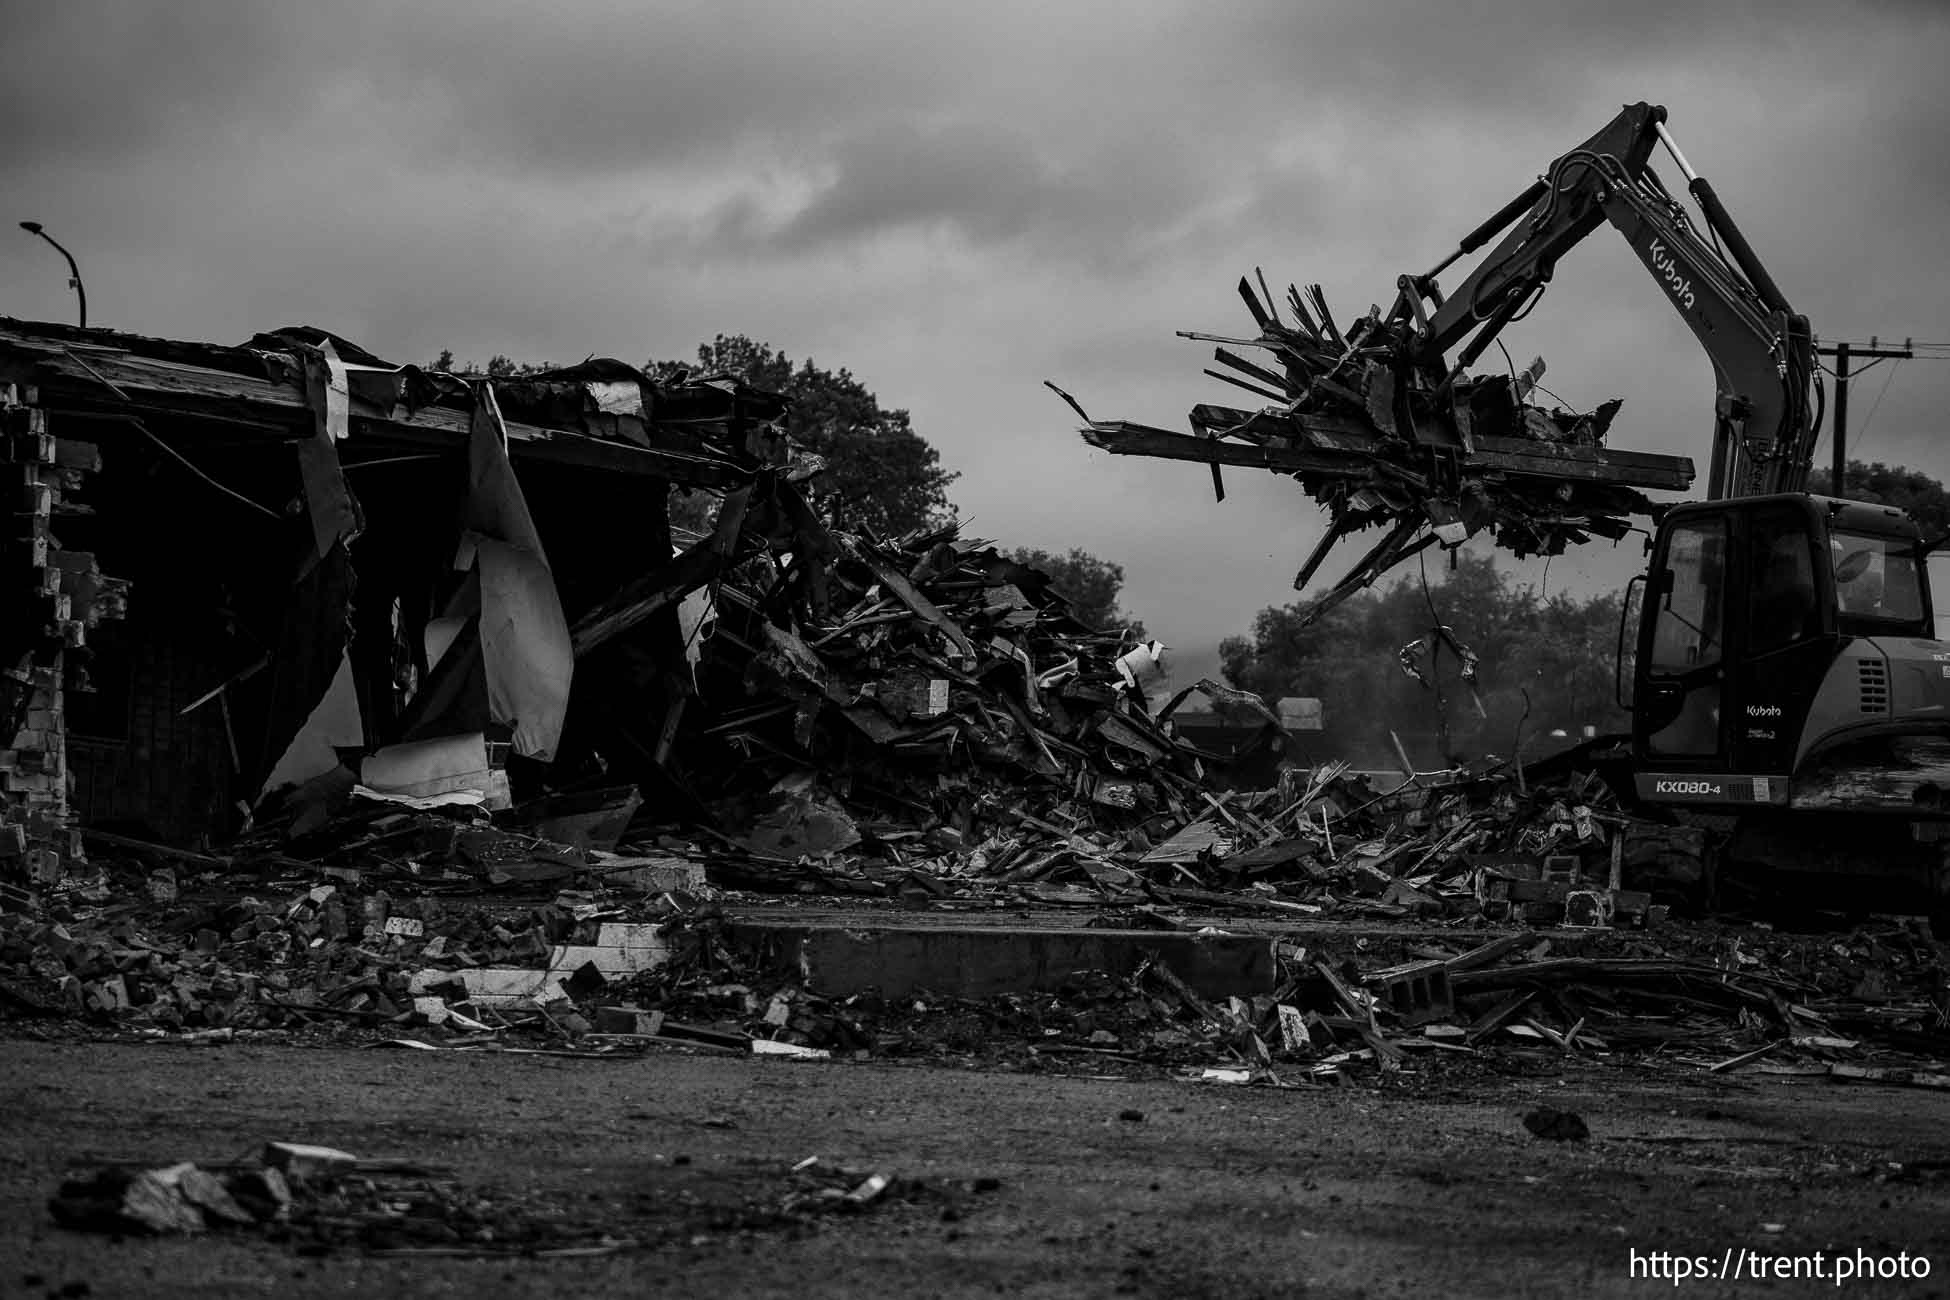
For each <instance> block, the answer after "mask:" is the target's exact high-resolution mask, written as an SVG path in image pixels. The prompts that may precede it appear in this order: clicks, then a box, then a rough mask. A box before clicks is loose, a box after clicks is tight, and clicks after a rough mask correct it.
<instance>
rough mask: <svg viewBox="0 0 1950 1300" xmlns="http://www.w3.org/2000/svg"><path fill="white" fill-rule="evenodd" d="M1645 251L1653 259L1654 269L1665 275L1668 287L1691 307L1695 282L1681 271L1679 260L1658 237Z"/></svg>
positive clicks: (1676, 296)
mask: <svg viewBox="0 0 1950 1300" xmlns="http://www.w3.org/2000/svg"><path fill="white" fill-rule="evenodd" d="M1645 252H1646V256H1648V257H1650V258H1651V259H1652V266H1653V269H1655V270H1657V271H1658V272H1659V274H1660V275H1661V276H1663V277H1665V281H1666V288H1668V289H1670V290H1671V291H1672V296H1673V297H1675V298H1677V299H1679V301H1680V302H1682V303H1684V304H1686V306H1688V307H1691V306H1692V305H1693V302H1694V298H1693V282H1692V281H1691V280H1688V279H1687V278H1686V277H1685V275H1683V274H1682V273H1681V272H1680V270H1679V262H1678V260H1677V259H1676V258H1674V257H1673V255H1672V254H1671V253H1670V252H1668V251H1667V250H1666V246H1665V245H1664V244H1662V243H1660V242H1659V241H1658V240H1656V239H1655V240H1653V241H1652V242H1651V243H1650V244H1649V245H1647V246H1646V250H1645Z"/></svg>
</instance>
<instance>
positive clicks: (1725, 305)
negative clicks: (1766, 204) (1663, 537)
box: [1395, 103, 1818, 499]
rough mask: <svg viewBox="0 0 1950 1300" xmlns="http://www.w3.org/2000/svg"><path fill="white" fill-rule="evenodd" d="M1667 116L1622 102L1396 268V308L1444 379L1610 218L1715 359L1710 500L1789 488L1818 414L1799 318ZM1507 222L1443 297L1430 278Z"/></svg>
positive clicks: (1801, 470) (1425, 363) (1806, 459)
mask: <svg viewBox="0 0 1950 1300" xmlns="http://www.w3.org/2000/svg"><path fill="white" fill-rule="evenodd" d="M1665 119H1666V111H1665V109H1664V108H1662V107H1659V106H1657V105H1653V104H1644V103H1639V104H1630V105H1627V106H1626V107H1625V109H1624V110H1623V111H1622V112H1620V113H1619V115H1618V116H1617V117H1616V118H1614V119H1613V120H1612V121H1611V122H1610V123H1609V124H1607V125H1606V126H1605V127H1604V129H1602V130H1600V131H1599V132H1598V133H1597V134H1596V135H1593V136H1592V137H1591V138H1590V139H1589V140H1586V141H1585V142H1584V143H1583V144H1581V145H1579V146H1578V147H1577V148H1575V149H1572V150H1571V151H1570V152H1568V153H1566V154H1564V155H1563V156H1562V157H1560V158H1558V159H1557V160H1556V161H1554V162H1553V163H1552V164H1551V166H1550V169H1549V170H1548V171H1547V172H1546V173H1545V174H1544V175H1543V176H1542V177H1540V178H1538V180H1537V181H1536V182H1535V183H1534V184H1533V185H1531V186H1530V188H1529V189H1527V190H1525V191H1524V192H1523V193H1522V194H1520V195H1518V196H1517V197H1516V198H1515V199H1513V200H1512V201H1511V202H1510V203H1508V204H1506V205H1504V207H1503V208H1502V209H1500V210H1499V211H1498V212H1497V213H1496V214H1495V215H1494V216H1492V217H1491V218H1490V219H1489V220H1488V221H1485V222H1484V223H1483V224H1482V225H1481V226H1478V227H1477V228H1476V229H1475V230H1473V231H1471V232H1470V233H1469V235H1468V236H1467V237H1465V238H1464V239H1463V241H1462V243H1461V244H1460V245H1459V247H1458V248H1457V250H1456V251H1455V252H1454V253H1452V254H1451V255H1450V256H1449V257H1448V258H1447V259H1445V260H1444V261H1443V262H1442V263H1441V264H1440V265H1439V266H1437V267H1436V268H1434V269H1433V270H1431V271H1430V272H1428V273H1427V274H1425V275H1421V276H1403V277H1402V278H1401V280H1400V282H1399V287H1400V290H1401V294H1400V296H1399V297H1398V299H1397V301H1396V307H1395V314H1396V316H1397V317H1398V318H1405V317H1409V316H1412V317H1413V318H1414V320H1415V321H1416V324H1417V327H1418V328H1417V336H1418V338H1417V343H1416V345H1415V357H1414V360H1415V363H1416V364H1417V365H1418V366H1420V367H1422V368H1423V369H1424V371H1425V372H1429V373H1434V374H1444V373H1445V372H1446V376H1447V378H1448V380H1449V382H1453V381H1454V379H1455V378H1456V377H1458V376H1460V375H1461V374H1462V373H1463V372H1464V371H1465V370H1467V369H1468V368H1469V367H1470V366H1471V365H1473V364H1474V363H1475V361H1476V359H1477V358H1478V357H1479V356H1481V355H1482V353H1483V351H1484V350H1485V349H1486V348H1488V347H1489V346H1490V344H1491V343H1492V342H1493V341H1494V340H1495V339H1496V336H1497V335H1498V333H1500V332H1501V331H1502V329H1503V327H1504V326H1505V325H1507V324H1509V323H1510V322H1511V321H1512V320H1514V319H1515V318H1516V317H1517V316H1519V315H1520V314H1521V313H1523V312H1524V311H1525V310H1527V309H1528V307H1529V306H1530V305H1531V304H1532V303H1533V302H1535V300H1536V298H1537V296H1538V295H1539V294H1541V293H1542V292H1543V290H1544V288H1545V286H1547V285H1548V284H1549V283H1550V279H1551V275H1552V272H1553V271H1554V270H1555V268H1556V265H1557V260H1558V259H1559V258H1560V257H1561V256H1563V255H1564V254H1565V253H1566V252H1568V251H1569V250H1570V249H1571V248H1572V247H1574V246H1575V245H1577V244H1578V243H1579V242H1581V241H1582V240H1583V239H1585V238H1586V237H1587V236H1588V235H1590V234H1591V232H1593V231H1594V230H1596V229H1597V228H1598V227H1599V226H1601V225H1604V224H1607V223H1608V224H1610V225H1611V226H1613V227H1614V228H1615V229H1617V230H1618V231H1619V233H1620V234H1622V235H1624V236H1625V238H1626V241H1627V242H1628V243H1629V244H1630V245H1631V247H1632V251H1633V252H1634V253H1635V254H1636V255H1637V256H1638V258H1639V260H1640V261H1641V262H1642V263H1643V264H1644V265H1645V267H1646V269H1647V270H1648V271H1649V272H1651V274H1652V276H1653V278H1654V279H1655V280H1657V281H1658V282H1659V284H1660V286H1661V288H1662V289H1663V291H1664V292H1665V294H1666V296H1667V299H1668V300H1669V301H1670V302H1671V303H1672V305H1673V307H1674V309H1675V310H1677V311H1678V312H1679V314H1680V315H1681V316H1682V317H1683V318H1684V319H1685V321H1686V324H1687V326H1688V327H1689V328H1691V329H1692V331H1693V333H1694V335H1695V336H1696V337H1697V338H1698V339H1699V341H1700V344H1701V346H1702V347H1703V348H1704V349H1705V350H1706V353H1707V356H1708V357H1709V358H1710V359H1711V361H1712V363H1713V371H1714V380H1715V385H1716V388H1717V390H1718V391H1717V399H1716V402H1715V406H1714V436H1713V450H1712V454H1711V461H1710V467H1709V473H1708V480H1707V495H1708V497H1709V498H1710V499H1721V498H1727V497H1745V496H1754V495H1762V494H1768V493H1774V492H1793V491H1799V490H1801V489H1802V488H1803V487H1804V486H1805V484H1806V481H1807V474H1808V468H1809V466H1810V464H1811V463H1812V461H1813V456H1814V439H1815V429H1816V424H1817V422H1818V421H1817V418H1816V416H1815V414H1814V412H1813V403H1811V401H1810V393H1811V390H1812V389H1813V388H1814V366H1813V338H1812V335H1811V334H1810V332H1809V329H1808V322H1807V319H1806V318H1805V317H1803V316H1799V315H1796V314H1795V313H1794V312H1793V311H1792V310H1791V309H1790V308H1789V306H1788V304H1787V301H1786V299H1785V297H1784V296H1783V295H1782V294H1781V291H1780V289H1779V287H1778V286H1777V285H1776V284H1775V283H1774V280H1773V277H1772V276H1771V275H1769V274H1768V272H1767V270H1766V268H1765V267H1764V266H1763V265H1762V264H1761V262H1760V260H1759V258H1758V257H1757V256H1756V255H1755V254H1754V251H1753V249H1752V247H1751V246H1750V245H1748V243H1747V241H1746V239H1745V237H1744V236H1742V234H1741V232H1740V230H1739V227H1737V226H1736V225H1735V224H1734V223H1733V219H1732V218H1731V216H1729V215H1728V213H1727V211H1726V208H1725V206H1724V205H1723V204H1722V203H1721V202H1720V200H1719V196H1718V195H1717V194H1716V193H1714V191H1713V188H1712V186H1711V185H1710V184H1709V183H1708V182H1707V181H1706V180H1704V179H1703V178H1701V177H1700V176H1698V175H1697V174H1695V173H1694V172H1693V170H1692V167H1691V166H1690V165H1689V164H1688V163H1687V162H1686V160H1685V157H1684V155H1682V154H1681V153H1680V152H1679V150H1678V147H1677V145H1676V144H1675V143H1674V142H1673V140H1672V137H1671V136H1670V135H1669V134H1668V133H1667V131H1666V128H1665ZM1661 143H1663V144H1665V145H1666V147H1667V148H1668V149H1669V150H1670V151H1671V152H1672V155H1673V157H1674V159H1675V160H1676V161H1677V163H1678V164H1679V167H1680V169H1681V171H1682V172H1683V173H1684V174H1685V176H1686V178H1687V184H1688V189H1689V191H1690V192H1691V194H1692V196H1693V197H1694V199H1695V200H1696V201H1697V202H1698V203H1699V205H1700V209H1701V212H1702V214H1703V216H1704V224H1703V227H1702V226H1696V225H1695V224H1694V222H1693V220H1692V218H1691V217H1690V216H1689V215H1688V213H1687V211H1686V209H1685V208H1684V207H1683V206H1682V205H1681V204H1680V203H1679V202H1678V201H1677V200H1676V199H1674V198H1673V196H1672V195H1671V193H1670V192H1669V191H1668V190H1667V189H1666V187H1665V186H1664V185H1663V184H1662V183H1661V182H1660V180H1659V178H1658V175H1657V174H1656V173H1655V172H1654V171H1653V170H1652V167H1651V165H1650V162H1651V156H1652V153H1653V150H1654V149H1655V147H1656V146H1658V145H1659V144H1661ZM1513 223H1514V225H1513ZM1506 229H1507V231H1508V233H1505V234H1503V238H1502V240H1501V241H1500V242H1499V243H1497V245H1496V247H1495V248H1494V249H1493V250H1491V252H1490V253H1489V254H1488V256H1486V257H1485V258H1484V259H1483V261H1482V262H1481V263H1480V264H1479V265H1478V266H1477V267H1476V268H1475V269H1474V270H1473V271H1472V272H1470V274H1469V275H1468V276H1467V277H1466V278H1465V279H1464V280H1463V281H1462V283H1461V284H1460V285H1458V286H1457V288H1456V289H1455V291H1454V292H1453V293H1452V294H1449V295H1448V296H1446V297H1445V296H1444V295H1443V293H1442V291H1441V289H1440V287H1439V286H1438V285H1437V283H1436V278H1435V277H1436V276H1437V275H1438V274H1439V273H1440V272H1442V271H1443V270H1445V269H1447V268H1448V267H1449V266H1450V265H1453V264H1454V263H1455V262H1456V261H1457V260H1458V259H1460V258H1462V257H1464V256H1467V255H1469V254H1471V253H1474V252H1475V251H1477V250H1478V249H1480V248H1481V247H1482V246H1483V245H1485V244H1487V243H1488V242H1489V241H1490V240H1491V239H1493V238H1495V237H1496V236H1497V235H1498V234H1499V233H1502V232H1504V231H1505V230H1506ZM1452 349H1459V350H1458V351H1457V352H1456V359H1455V362H1454V364H1453V366H1451V365H1449V364H1448V363H1447V362H1446V361H1445V357H1446V355H1447V354H1448V353H1449V352H1450V351H1451V350H1452Z"/></svg>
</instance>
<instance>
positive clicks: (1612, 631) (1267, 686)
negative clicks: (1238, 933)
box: [1219, 551, 1624, 765]
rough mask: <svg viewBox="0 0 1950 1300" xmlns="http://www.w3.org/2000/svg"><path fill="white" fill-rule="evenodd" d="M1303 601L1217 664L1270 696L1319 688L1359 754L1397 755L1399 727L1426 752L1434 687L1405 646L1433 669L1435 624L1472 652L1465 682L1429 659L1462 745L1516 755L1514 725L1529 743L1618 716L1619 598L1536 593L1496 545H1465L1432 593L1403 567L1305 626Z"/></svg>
mask: <svg viewBox="0 0 1950 1300" xmlns="http://www.w3.org/2000/svg"><path fill="white" fill-rule="evenodd" d="M1431 607H1433V608H1431ZM1303 608H1304V606H1302V605H1298V604H1295V605H1288V606H1284V607H1272V608H1267V609H1263V610H1261V611H1260V612H1259V614H1258V615H1257V616H1256V617H1255V618H1254V620H1253V627H1252V631H1251V633H1250V634H1249V635H1247V636H1236V637H1228V638H1227V639H1226V640H1225V641H1224V642H1223V643H1221V645H1220V647H1219V657H1220V663H1221V669H1222V672H1223V673H1224V675H1225V677H1226V680H1228V681H1229V682H1231V683H1232V684H1233V685H1234V686H1238V687H1243V688H1245V689H1247V690H1252V691H1257V692H1258V693H1259V694H1261V695H1262V696H1265V697H1267V698H1269V699H1278V698H1280V697H1282V696H1286V695H1302V696H1314V697H1316V698H1319V699H1320V700H1322V701H1323V702H1324V703H1325V705H1326V713H1327V725H1328V728H1329V731H1330V733H1331V734H1332V735H1333V741H1332V742H1331V743H1333V744H1334V745H1335V746H1336V747H1338V748H1344V749H1346V750H1348V751H1350V756H1352V757H1355V758H1357V760H1358V761H1367V762H1389V763H1390V765H1392V760H1391V759H1389V757H1388V756H1389V754H1390V753H1391V747H1390V745H1389V741H1388V733H1389V732H1391V731H1393V732H1396V733H1398V734H1399V735H1400V736H1401V737H1402V739H1403V741H1404V742H1405V743H1406V744H1407V745H1408V746H1409V748H1410V749H1411V750H1412V751H1416V752H1417V755H1418V758H1423V757H1429V756H1431V755H1432V750H1433V747H1434V746H1435V745H1436V744H1437V743H1438V742H1437V736H1438V734H1439V733H1440V731H1441V730H1443V728H1442V727H1440V726H1438V725H1437V723H1438V719H1437V717H1436V710H1435V702H1436V696H1435V692H1434V691H1433V690H1431V689H1429V688H1428V687H1425V686H1423V685H1422V684H1421V683H1418V682H1417V681H1416V680H1415V679H1414V678H1412V677H1410V676H1409V675H1408V673H1406V672H1405V671H1404V670H1403V667H1402V650H1403V647H1405V646H1407V645H1409V644H1410V643H1412V642H1415V641H1417V640H1420V641H1422V642H1423V648H1422V650H1421V651H1420V652H1419V653H1417V654H1415V655H1412V656H1411V660H1412V662H1414V663H1415V664H1416V666H1417V668H1418V670H1419V671H1420V672H1421V673H1422V675H1423V676H1424V677H1425V678H1426V677H1428V676H1429V673H1430V671H1431V663H1430V655H1429V652H1428V648H1427V647H1428V642H1429V640H1430V639H1431V638H1430V630H1431V628H1432V627H1434V626H1435V625H1436V624H1437V623H1438V622H1439V623H1441V624H1443V625H1446V626H1448V627H1449V628H1451V629H1452V631H1453V634H1454V636H1455V638H1456V640H1457V641H1459V642H1461V643H1462V645H1464V646H1465V647H1467V648H1468V649H1469V650H1470V651H1471V652H1472V653H1473V654H1474V655H1475V656H1476V677H1477V680H1476V683H1475V689H1474V691H1473V692H1472V690H1471V689H1470V687H1469V686H1468V685H1466V684H1464V683H1462V682H1461V681H1460V680H1459V677H1458V669H1459V665H1458V663H1457V661H1456V659H1455V657H1454V655H1453V653H1452V652H1451V651H1449V650H1448V649H1446V648H1445V649H1444V650H1443V651H1442V653H1441V655H1440V657H1439V659H1438V660H1437V662H1436V664H1435V665H1434V671H1435V672H1436V673H1437V674H1438V675H1439V681H1440V684H1441V687H1442V692H1443V695H1444V697H1445V698H1446V701H1447V705H1448V708H1447V713H1446V719H1444V721H1446V729H1447V731H1448V733H1449V740H1450V745H1451V749H1452V751H1454V752H1455V753H1459V754H1461V755H1464V756H1467V755H1469V754H1475V753H1485V752H1489V753H1500V754H1506V755H1507V754H1510V753H1512V752H1513V750H1514V749H1515V747H1516V745H1517V741H1518V732H1519V730H1520V729H1521V731H1522V733H1523V735H1524V736H1525V737H1526V738H1527V741H1526V743H1527V744H1528V745H1530V746H1532V750H1531V752H1535V749H1536V748H1537V746H1536V744H1535V742H1536V738H1537V737H1539V736H1542V735H1545V734H1546V733H1548V732H1550V731H1552V730H1554V729H1559V728H1562V729H1564V730H1566V731H1569V732H1573V733H1575V732H1576V730H1577V729H1578V728H1581V727H1583V726H1586V725H1593V726H1597V727H1598V728H1600V729H1601V730H1615V729H1619V728H1621V727H1622V726H1623V724H1624V715H1623V714H1622V713H1620V712H1619V711H1618V710H1617V708H1616V706H1615V704H1614V703H1613V699H1612V663H1613V658H1614V654H1615V649H1614V647H1615V643H1616V637H1617V631H1618V611H1619V598H1618V597H1617V596H1616V595H1612V594H1606V595H1600V596H1594V597H1590V598H1588V599H1584V600H1578V599H1575V598H1572V597H1570V596H1566V595H1563V594H1559V595H1557V596H1553V597H1551V598H1550V599H1549V600H1541V599H1539V597H1538V596H1537V594H1536V592H1534V591H1532V590H1530V589H1527V588H1519V587H1517V586H1515V585H1513V584H1512V583H1511V582H1510V580H1509V578H1508V576H1507V575H1506V574H1505V573H1503V571H1502V570H1500V569H1498V568H1497V567H1496V563H1495V560H1494V558H1493V557H1492V556H1490V555H1488V554H1483V555H1478V554H1474V553H1472V552H1468V551H1460V552H1457V553H1456V556H1455V568H1454V569H1453V570H1452V571H1451V572H1449V573H1447V574H1431V575H1429V587H1428V590H1427V591H1426V592H1425V591H1424V590H1423V586H1422V579H1421V577H1420V576H1419V575H1415V574H1409V575H1404V576H1403V577H1401V578H1399V579H1397V580H1396V581H1395V582H1394V583H1393V584H1392V585H1391V586H1388V587H1385V588H1381V589H1379V590H1373V591H1367V592H1363V593H1362V594H1360V595H1359V596H1356V597H1355V598H1353V599H1351V600H1348V601H1346V602H1344V603H1343V604H1341V605H1339V606H1337V607H1335V608H1334V609H1332V610H1330V611H1329V612H1328V613H1327V615H1326V616H1325V617H1323V618H1322V619H1320V620H1319V621H1318V622H1316V623H1314V624H1312V625H1311V626H1307V627H1304V628H1303V627H1301V626H1300V623H1301V613H1302V610H1303ZM1478 701H1480V703H1481V708H1480V710H1479V709H1478V707H1477V704H1478ZM1434 756H1435V757H1438V758H1448V757H1450V756H1451V755H1434Z"/></svg>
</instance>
